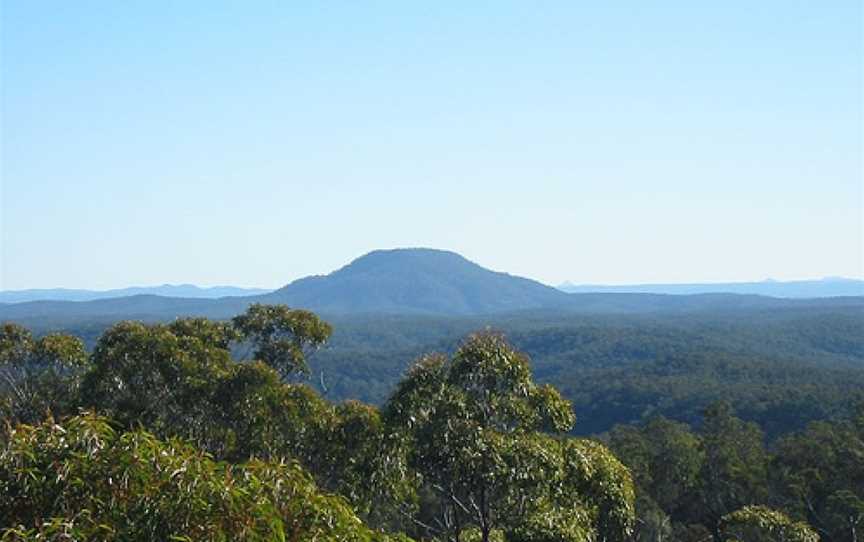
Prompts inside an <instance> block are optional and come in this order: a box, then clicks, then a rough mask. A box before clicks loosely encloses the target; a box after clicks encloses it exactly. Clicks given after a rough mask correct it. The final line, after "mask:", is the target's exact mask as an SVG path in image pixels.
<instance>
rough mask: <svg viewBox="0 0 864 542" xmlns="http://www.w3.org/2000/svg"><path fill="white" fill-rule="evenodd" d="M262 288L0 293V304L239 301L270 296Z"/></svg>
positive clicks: (167, 286)
mask: <svg viewBox="0 0 864 542" xmlns="http://www.w3.org/2000/svg"><path fill="white" fill-rule="evenodd" d="M271 291H272V290H265V289H262V288H238V287H236V286H212V287H209V288H202V287H200V286H195V285H193V284H163V285H161V286H133V287H130V288H121V289H116V290H73V289H67V288H50V289H42V290H5V291H0V303H25V302H27V301H93V300H96V299H111V298H115V297H129V296H134V295H159V296H164V297H185V298H195V299H216V298H220V297H241V296H251V295H261V294H266V293H269V292H271Z"/></svg>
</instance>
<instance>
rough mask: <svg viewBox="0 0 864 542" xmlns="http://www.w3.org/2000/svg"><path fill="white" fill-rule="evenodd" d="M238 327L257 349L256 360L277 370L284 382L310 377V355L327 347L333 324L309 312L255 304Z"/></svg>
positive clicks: (235, 322) (238, 319) (238, 320)
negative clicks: (298, 376) (310, 351)
mask: <svg viewBox="0 0 864 542" xmlns="http://www.w3.org/2000/svg"><path fill="white" fill-rule="evenodd" d="M233 322H234V327H235V328H236V329H237V331H238V332H239V333H240V335H241V336H242V337H243V338H244V339H246V340H247V341H250V342H251V343H252V345H253V346H254V348H255V352H254V354H253V357H254V358H255V359H257V360H259V361H263V362H264V363H266V364H267V365H269V366H271V367H273V368H274V369H276V370H277V371H278V372H279V374H280V375H282V377H283V378H288V377H290V376H292V375H294V374H297V373H300V374H308V373H309V366H308V365H307V363H306V351H307V350H308V349H310V348H316V347H318V346H321V345H322V344H324V342H326V341H327V339H328V338H329V337H330V334H331V333H332V332H333V329H332V328H331V327H330V324H328V323H327V322H324V321H323V320H321V319H320V318H318V317H317V316H316V315H315V314H314V313H312V312H309V311H305V310H292V309H289V308H288V307H287V306H285V305H262V304H260V303H254V304H252V305H250V306H249V308H248V309H247V310H246V312H245V313H244V314H241V315H240V316H236V317H235V318H234V320H233Z"/></svg>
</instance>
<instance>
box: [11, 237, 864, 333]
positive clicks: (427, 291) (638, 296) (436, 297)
mask: <svg viewBox="0 0 864 542" xmlns="http://www.w3.org/2000/svg"><path fill="white" fill-rule="evenodd" d="M251 303H273V304H275V303H284V304H287V305H289V306H291V307H293V308H303V309H308V310H312V311H315V312H317V313H319V314H322V315H324V316H335V315H340V314H394V315H412V314H413V315H423V314H427V315H444V316H478V315H493V314H505V313H518V312H524V311H532V310H545V311H559V312H560V311H563V312H571V313H572V312H579V313H584V314H588V313H593V314H637V313H641V314H646V313H659V312H666V313H668V312H679V313H687V312H692V311H729V310H733V311H734V310H773V309H778V308H786V307H805V306H807V307H809V306H823V307H824V306H844V307H854V308H858V307H861V309H862V314H864V297H860V296H859V297H837V298H826V299H821V298H820V299H812V300H808V299H780V298H772V297H764V296H759V295H752V294H746V295H739V294H725V293H702V294H698V295H668V294H657V293H619V292H606V293H603V292H601V293H597V292H594V293H565V292H562V291H560V290H557V289H555V288H553V287H551V286H547V285H545V284H541V283H540V282H537V281H535V280H531V279H528V278H524V277H519V276H514V275H510V274H508V273H503V272H498V271H491V270H489V269H486V268H484V267H482V266H480V265H478V264H476V263H474V262H472V261H470V260H468V259H466V258H464V257H463V256H461V255H459V254H457V253H455V252H450V251H445V250H435V249H423V248H413V249H391V250H376V251H372V252H370V253H368V254H365V255H363V256H361V257H359V258H356V259H355V260H353V261H351V262H349V263H348V264H347V265H345V266H343V267H340V268H339V269H336V270H335V271H333V272H331V273H329V274H327V275H314V276H309V277H304V278H301V279H298V280H295V281H293V282H291V283H290V284H287V285H286V286H283V287H282V288H279V289H277V290H275V291H272V292H269V293H265V294H259V295H252V296H243V297H220V298H217V299H206V298H190V297H164V296H158V295H152V294H138V295H133V296H128V297H114V298H110V299H99V300H90V301H32V302H23V303H14V304H8V303H7V304H3V303H0V320H18V321H31V322H32V321H34V320H38V319H42V320H50V321H58V322H60V321H62V322H68V321H73V320H81V319H103V320H107V319H115V320H116V319H132V318H134V319H145V320H166V319H173V318H177V317H184V316H206V317H210V318H228V317H231V316H234V315H236V314H239V313H240V312H242V311H243V310H245V309H246V307H248V306H249V304H251Z"/></svg>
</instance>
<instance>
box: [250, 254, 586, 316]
mask: <svg viewBox="0 0 864 542" xmlns="http://www.w3.org/2000/svg"><path fill="white" fill-rule="evenodd" d="M264 299H266V300H268V302H278V303H287V304H288V305H291V306H297V307H310V308H312V309H314V310H317V311H320V312H329V313H357V312H370V313H394V314H395V313H401V314H405V313H411V314H417V313H421V314H422V313H426V314H451V315H465V314H490V313H500V312H509V311H515V310H525V309H534V308H541V307H563V306H566V305H567V304H568V303H569V302H570V297H569V296H568V295H566V294H563V293H562V292H560V291H558V290H556V289H554V288H551V287H549V286H545V285H543V284H540V283H539V282H536V281H533V280H530V279H526V278H522V277H515V276H513V275H509V274H507V273H496V272H494V271H490V270H488V269H485V268H483V267H481V266H479V265H477V264H475V263H473V262H470V261H468V260H467V259H465V258H463V257H462V256H460V255H459V254H456V253H455V252H448V251H443V250H432V249H395V250H376V251H374V252H370V253H369V254H366V255H365V256H362V257H360V258H357V259H356V260H354V261H353V262H351V263H350V264H348V265H346V266H345V267H343V268H341V269H339V270H337V271H334V272H333V273H330V274H329V275H326V276H315V277H307V278H304V279H300V280H297V281H295V282H292V283H291V284H289V285H288V286H285V287H284V288H281V289H279V290H277V291H275V292H273V293H272V294H269V295H266V296H264Z"/></svg>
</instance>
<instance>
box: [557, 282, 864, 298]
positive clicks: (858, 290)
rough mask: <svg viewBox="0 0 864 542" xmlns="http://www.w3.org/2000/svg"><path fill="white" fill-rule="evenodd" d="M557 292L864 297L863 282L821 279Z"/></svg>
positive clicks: (580, 287) (574, 287) (576, 287)
mask: <svg viewBox="0 0 864 542" xmlns="http://www.w3.org/2000/svg"><path fill="white" fill-rule="evenodd" d="M558 289H559V290H561V291H563V292H568V293H641V294H667V295H693V294H708V293H726V294H741V295H762V296H771V297H782V298H815V297H843V296H864V280H857V279H847V278H839V277H829V278H824V279H821V280H796V281H775V280H766V281H762V282H727V283H703V284H630V285H620V286H610V285H600V284H573V283H571V282H565V283H564V284H561V285H560V286H558Z"/></svg>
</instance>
